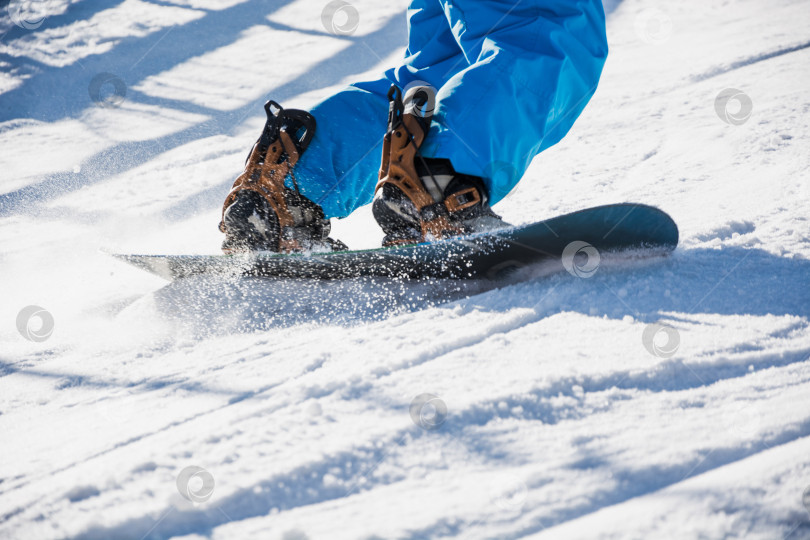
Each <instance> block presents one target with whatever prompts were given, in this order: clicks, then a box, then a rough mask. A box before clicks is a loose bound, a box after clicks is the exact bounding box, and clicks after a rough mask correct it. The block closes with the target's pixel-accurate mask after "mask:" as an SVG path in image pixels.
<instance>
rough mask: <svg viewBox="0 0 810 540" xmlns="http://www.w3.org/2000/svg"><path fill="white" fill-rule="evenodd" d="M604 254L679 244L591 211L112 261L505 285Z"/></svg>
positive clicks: (202, 270) (222, 271)
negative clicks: (576, 258) (440, 236)
mask: <svg viewBox="0 0 810 540" xmlns="http://www.w3.org/2000/svg"><path fill="white" fill-rule="evenodd" d="M575 241H579V242H586V243H587V244H590V245H591V246H593V247H595V248H596V249H597V250H598V251H599V252H604V253H609V252H617V251H625V250H645V252H646V253H649V254H650V255H655V254H661V253H667V252H670V251H672V250H674V249H675V247H676V246H677V244H678V227H677V225H676V224H675V222H674V221H673V220H672V218H671V217H669V215H667V214H666V213H665V212H663V211H661V210H659V209H658V208H655V207H652V206H647V205H643V204H632V203H621V204H612V205H607V206H599V207H595V208H588V209H585V210H580V211H578V212H573V213H571V214H566V215H563V216H558V217H554V218H551V219H547V220H544V221H539V222H536V223H531V224H528V225H522V226H519V227H510V228H507V229H502V230H499V231H494V232H488V233H479V234H473V235H467V236H461V237H456V238H451V239H447V240H441V241H437V242H430V243H422V244H414V245H407V246H397V247H391V248H378V249H371V250H357V251H338V252H330V253H308V254H276V253H254V254H249V255H114V256H115V257H117V258H119V259H122V260H124V261H126V262H128V263H130V264H132V265H134V266H137V267H139V268H142V269H144V270H147V271H149V272H151V273H153V274H156V275H158V276H160V277H163V278H165V279H168V280H174V279H179V278H184V277H188V276H194V275H201V274H219V275H237V276H239V275H242V276H261V277H268V278H300V279H343V278H354V277H363V276H379V277H398V278H407V279H427V278H443V279H482V278H483V279H492V280H499V279H504V278H506V277H508V276H509V275H511V274H512V273H513V272H514V271H515V270H517V269H519V268H522V267H525V266H528V265H532V264H537V263H541V262H544V261H553V260H557V261H560V259H561V257H562V255H563V250H564V249H565V248H566V246H568V245H569V244H570V243H571V242H575Z"/></svg>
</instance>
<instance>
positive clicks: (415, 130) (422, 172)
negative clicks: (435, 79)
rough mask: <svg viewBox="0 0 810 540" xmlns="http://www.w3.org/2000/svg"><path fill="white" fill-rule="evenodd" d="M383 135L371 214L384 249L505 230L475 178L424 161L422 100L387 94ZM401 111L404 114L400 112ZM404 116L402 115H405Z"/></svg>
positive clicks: (434, 161)
mask: <svg viewBox="0 0 810 540" xmlns="http://www.w3.org/2000/svg"><path fill="white" fill-rule="evenodd" d="M388 99H389V102H390V103H389V112H388V132H387V133H386V135H385V139H384V143H383V157H382V165H381V166H380V181H379V183H378V184H377V189H376V193H375V196H374V203H373V205H372V212H373V214H374V219H376V220H377V223H379V225H380V227H382V229H383V232H385V238H384V240H383V245H384V246H391V245H396V244H413V243H419V242H425V241H430V240H438V239H442V238H449V237H452V236H457V235H460V234H468V233H473V232H481V231H488V230H494V229H499V228H503V227H507V226H509V225H508V224H507V223H506V222H504V221H503V220H502V219H501V218H500V217H499V216H498V215H496V214H495V213H494V212H493V211H492V209H491V208H490V206H489V198H488V196H487V191H486V188H485V186H484V182H483V180H482V179H481V178H480V177H477V176H470V175H467V174H460V173H457V172H456V171H455V170H454V169H453V166H452V164H451V163H450V161H448V160H446V159H431V158H424V157H422V156H421V154H419V147H421V146H422V143H423V142H424V140H425V137H426V136H427V133H428V130H429V127H430V118H429V117H425V116H424V115H420V114H418V111H420V110H422V109H424V107H423V105H424V103H423V102H424V101H425V100H426V99H427V98H425V97H422V98H421V101H418V100H419V99H420V96H419V95H418V94H417V95H415V96H412V97H411V96H406V102H407V101H408V100H409V99H410V100H412V102H411V103H405V104H403V101H402V98H401V93H400V91H399V89H398V88H396V87H395V86H392V87H391V90H389V92H388ZM406 107H407V109H406ZM406 111H407V112H406Z"/></svg>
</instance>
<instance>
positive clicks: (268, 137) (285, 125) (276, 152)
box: [219, 101, 315, 253]
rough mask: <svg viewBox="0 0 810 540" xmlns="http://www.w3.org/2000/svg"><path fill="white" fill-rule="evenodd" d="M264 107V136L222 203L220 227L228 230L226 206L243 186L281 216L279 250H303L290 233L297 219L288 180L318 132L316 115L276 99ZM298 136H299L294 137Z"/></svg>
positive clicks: (223, 230) (279, 221)
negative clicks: (287, 106)
mask: <svg viewBox="0 0 810 540" xmlns="http://www.w3.org/2000/svg"><path fill="white" fill-rule="evenodd" d="M273 109H276V111H275V112H274V110H273ZM264 110H265V112H266V113H267V122H266V123H265V125H264V129H263V130H262V135H261V137H259V140H258V141H256V144H254V145H253V148H252V150H251V151H250V155H249V156H248V159H247V163H246V165H245V170H244V172H243V173H242V174H241V175H239V176H238V177H237V178H236V180H235V181H234V183H233V187H231V191H230V192H229V193H228V196H227V197H226V198H225V203H224V204H223V205H222V216H223V220H221V221H220V223H219V229H220V230H221V231H222V232H225V222H224V216H225V210H226V209H227V208H228V206H230V205H231V204H232V203H233V201H234V200H235V199H236V195H237V194H238V193H239V192H240V191H243V190H249V191H254V192H256V193H258V194H259V195H261V196H262V197H264V199H265V200H266V201H267V202H268V204H269V205H270V207H271V208H272V209H273V212H275V214H276V216H277V217H278V224H279V228H280V233H281V234H280V235H279V246H278V247H279V251H280V252H285V253H288V252H291V251H296V250H300V248H301V246H299V245H298V242H297V241H296V240H295V239H294V238H293V236H292V235H291V234H289V233H290V228H291V227H293V226H294V225H295V220H294V218H293V216H292V214H291V213H290V211H289V209H288V207H287V199H286V197H285V196H284V190H285V189H287V188H286V187H285V185H284V180H285V179H286V178H287V176H288V175H292V174H293V168H294V167H295V165H296V163H298V159H299V158H300V157H301V153H302V152H303V151H304V150H306V148H307V146H309V143H310V141H312V137H313V136H314V135H315V118H314V117H313V116H312V115H311V114H309V113H308V112H306V111H300V110H297V109H284V108H282V107H281V106H280V105H279V104H278V103H276V102H275V101H268V102H267V103H265V105H264ZM290 133H292V134H293V135H292V136H291V135H290ZM295 136H297V138H293V137H295ZM293 178H294V177H293Z"/></svg>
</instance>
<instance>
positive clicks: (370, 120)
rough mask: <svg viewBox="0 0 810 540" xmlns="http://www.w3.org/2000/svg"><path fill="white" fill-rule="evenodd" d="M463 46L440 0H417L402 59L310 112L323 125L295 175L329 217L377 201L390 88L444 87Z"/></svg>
mask: <svg viewBox="0 0 810 540" xmlns="http://www.w3.org/2000/svg"><path fill="white" fill-rule="evenodd" d="M459 58H461V59H462V60H463V56H462V51H461V49H460V47H459V46H458V43H457V41H456V40H455V37H454V36H453V34H452V33H451V32H450V29H449V26H448V25H447V20H446V18H445V15H444V12H443V10H442V8H441V5H440V4H439V1H438V0H413V1H412V2H411V4H410V5H409V7H408V49H407V51H406V53H405V58H404V59H403V61H402V63H401V64H400V65H399V66H397V67H396V68H393V69H390V70H388V71H386V72H385V74H384V76H383V77H381V78H380V79H377V80H374V81H368V82H360V83H355V84H352V85H351V86H349V87H348V88H346V89H344V90H341V91H340V92H338V93H336V94H334V95H332V96H330V97H328V98H327V99H325V100H324V101H322V102H320V103H318V104H317V105H316V106H315V107H314V108H313V109H312V110H311V111H310V112H311V113H312V114H313V115H314V116H315V120H316V122H317V127H316V129H315V137H314V138H313V140H312V143H311V144H310V146H309V148H308V149H307V151H306V152H304V154H303V155H302V156H301V160H300V161H299V162H298V165H296V168H295V175H296V179H297V181H298V186H299V188H300V189H301V193H303V194H304V196H306V197H307V198H309V199H310V200H313V201H315V202H316V203H318V204H320V205H321V207H322V208H323V210H324V213H325V214H326V216H327V217H345V216H348V215H349V214H350V213H351V212H352V211H354V210H355V209H356V208H358V207H360V206H363V205H365V204H368V203H370V202H371V200H372V198H373V196H374V186H375V185H376V182H377V173H378V171H379V168H380V158H381V156H382V140H383V136H384V135H385V131H386V123H387V119H388V97H387V93H388V89H389V88H390V86H391V84H392V83H395V84H397V86H399V87H400V88H404V87H405V86H407V85H408V84H409V83H411V82H415V81H424V82H427V83H428V84H430V85H433V86H435V87H437V88H439V87H441V86H442V85H443V84H444V83H445V82H446V81H447V80H448V79H449V78H450V77H452V75H453V72H451V71H449V68H450V67H451V66H452V65H453V64H456V63H457V61H458V59H459Z"/></svg>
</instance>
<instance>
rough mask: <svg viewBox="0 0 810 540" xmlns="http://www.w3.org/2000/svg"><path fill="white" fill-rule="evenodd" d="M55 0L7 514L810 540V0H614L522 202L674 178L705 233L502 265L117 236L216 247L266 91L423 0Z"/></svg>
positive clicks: (187, 527) (22, 52)
mask: <svg viewBox="0 0 810 540" xmlns="http://www.w3.org/2000/svg"><path fill="white" fill-rule="evenodd" d="M18 4H19V3H18V2H12V3H10V4H9V6H10V7H11V8H14V6H16V5H18ZM47 4H48V10H49V11H48V13H47V15H48V16H47V17H46V18H45V19H44V20H43V21H42V23H41V25H40V26H38V27H37V28H31V29H28V30H26V29H24V28H22V27H21V26H19V25H17V24H15V21H16V22H20V21H19V18H17V19H14V18H9V16H8V15H9V14H12V15H13V14H14V13H15V12H14V11H13V9H12V10H11V11H9V10H7V9H6V8H7V7H8V6H3V8H2V9H3V11H2V17H3V18H0V33H3V35H2V37H1V38H0V145H1V147H2V149H3V152H2V154H0V175H1V176H0V246H1V247H0V272H2V274H1V275H2V277H3V279H2V280H0V297H2V298H3V302H2V304H0V321H2V325H0V433H2V435H3V436H2V438H0V456H2V460H0V538H84V539H108V538H132V539H136V540H137V539H147V538H148V539H163V538H181V537H182V538H184V539H188V540H191V539H199V538H217V539H220V538H221V539H227V538H268V539H270V540H273V539H279V540H302V539H310V540H316V539H322V538H323V539H326V538H328V539H362V540H372V539H378V538H401V539H421V538H465V539H467V538H482V539H483V538H498V539H502V538H503V539H507V538H533V539H534V538H537V539H546V538H549V539H559V538H566V539H568V538H606V539H637V538H678V539H683V538H746V539H750V538H755V539H760V538H761V539H774V538H784V539H790V540H795V539H800V538H810V492H807V490H808V489H810V221H808V210H810V174H809V173H808V171H810V153H809V152H807V149H808V148H810V129H808V121H807V118H808V113H810V99H808V97H807V88H808V83H810V79H809V78H808V71H807V69H806V68H805V66H806V65H808V61H810V35H808V33H807V24H806V22H807V13H808V12H810V2H807V1H806V0H777V1H774V2H768V3H762V2H758V1H754V0H733V1H721V0H708V1H706V2H699V4H700V5H699V6H698V5H697V4H698V3H694V2H689V3H683V2H682V3H669V4H666V5H664V4H661V3H656V2H652V1H650V0H624V1H622V2H616V1H611V2H606V8H607V11H608V13H609V21H608V22H609V39H610V46H611V55H610V58H609V59H608V64H607V66H606V69H605V73H604V77H603V80H602V83H601V85H600V88H599V90H598V92H597V94H596V96H595V97H594V99H593V101H592V102H591V104H590V105H589V106H588V108H587V109H586V111H585V113H584V114H583V116H582V118H581V119H580V120H579V121H578V122H577V124H576V125H575V127H574V129H573V130H572V132H571V133H570V134H569V136H568V137H566V139H565V140H564V141H563V142H561V143H560V144H559V145H557V146H556V147H554V148H552V149H550V150H548V151H547V152H545V153H544V154H543V155H541V156H540V157H538V159H537V160H535V163H534V164H533V165H532V168H531V169H530V170H529V172H528V173H527V176H526V178H525V179H524V180H523V182H521V184H520V185H519V186H518V188H517V189H516V190H515V192H514V193H512V194H510V196H509V197H507V199H505V200H504V201H502V202H501V203H500V204H499V205H498V207H497V208H496V210H499V211H500V212H501V213H502V214H503V215H504V216H505V217H506V218H507V219H509V220H510V221H512V222H515V223H521V222H527V221H533V220H536V219H541V218H544V217H551V216H553V215H557V214H561V213H564V212H568V211H573V210H577V209H580V208H584V207H588V206H595V205H598V204H605V203H611V202H621V201H627V200H629V201H633V202H640V203H646V204H652V205H655V206H658V207H661V208H662V209H664V210H666V211H667V212H669V213H670V214H672V215H673V217H674V218H675V219H676V221H677V222H678V224H679V226H680V228H681V233H682V242H681V247H680V248H679V249H678V250H677V251H676V252H675V253H674V254H673V255H672V256H671V257H667V258H657V259H650V260H644V261H628V260H626V259H615V258H610V257H606V258H605V259H604V260H603V261H602V264H601V266H600V267H599V269H598V271H597V273H596V274H595V275H594V276H593V277H591V278H588V279H581V278H576V277H574V276H571V275H569V274H567V273H564V274H554V275H546V274H545V273H544V270H543V269H531V270H530V272H534V274H533V276H532V278H531V279H529V280H528V281H526V282H523V283H520V284H516V285H511V286H504V287H501V288H497V289H493V288H492V285H491V284H487V283H453V282H451V283H441V282H430V283H420V284H415V283H402V282H396V281H390V280H389V281H386V280H370V279H367V280H353V281H352V280H348V281H341V282H334V283H302V282H295V281H284V282H277V283H275V284H268V282H266V281H262V280H257V279H242V280H228V279H202V278H200V279H196V278H195V279H189V280H185V281H182V282H178V283H172V284H166V283H165V282H163V281H161V280H159V279H157V278H155V277H153V276H150V275H147V274H145V273H143V272H140V271H138V270H136V269H134V268H130V267H128V266H126V265H124V264H122V263H120V262H118V261H116V260H114V259H112V258H111V257H109V256H107V255H104V254H103V253H101V252H99V248H102V249H107V250H110V251H116V252H152V253H161V252H166V253H215V252H216V251H217V248H218V243H219V241H220V237H219V233H218V231H217V230H216V223H217V220H218V218H219V211H220V206H219V205H220V204H221V202H222V198H223V196H224V194H225V193H226V191H227V189H228V187H229V185H230V183H231V182H232V180H233V177H234V175H235V174H236V173H237V172H238V171H239V170H240V167H241V166H242V163H243V160H244V156H245V153H246V151H247V149H248V148H249V147H250V145H251V143H252V142H253V140H254V139H255V137H256V134H257V133H258V132H259V130H260V127H261V124H262V116H263V113H262V110H261V105H262V103H263V102H264V100H265V99H267V98H269V97H272V98H273V99H275V100H277V101H280V102H282V103H284V104H285V105H287V106H293V107H306V106H308V105H311V104H312V103H314V102H315V101H316V100H318V99H320V98H321V97H322V96H324V95H326V94H328V93H329V92H330V91H332V90H333V89H334V88H335V86H336V85H340V84H342V83H344V82H346V81H351V80H355V79H357V78H362V77H363V76H364V74H368V73H376V72H377V71H379V70H380V69H382V68H384V67H385V66H387V65H389V64H390V63H392V62H393V59H394V58H396V57H397V56H399V55H400V54H401V50H400V46H401V45H402V44H403V43H404V41H405V27H404V26H405V25H404V16H403V11H404V8H405V5H406V3H405V2H403V1H398V2H394V3H386V2H373V1H371V0H355V1H353V2H352V5H353V6H354V8H355V9H356V10H357V12H358V14H359V17H360V19H359V20H360V25H359V27H358V29H357V32H356V33H355V34H352V35H349V36H336V35H333V34H331V33H329V32H328V31H325V30H324V27H323V25H322V22H321V10H322V9H323V7H324V5H325V4H326V2H324V3H323V5H321V4H318V3H317V2H314V3H313V2H310V1H305V0H295V1H281V0H279V1H272V0H216V1H214V0H167V1H157V0H153V1H148V0H117V1H113V2H91V1H89V0H51V1H50V2H47ZM32 20H33V19H32ZM270 53H272V54H270ZM268 55H270V59H268ZM99 73H110V74H112V75H114V76H116V77H118V78H120V79H121V80H122V81H123V83H124V84H125V85H126V97H125V99H124V100H123V101H121V102H120V103H116V105H115V106H113V107H100V106H98V105H96V104H95V103H94V102H93V101H92V99H91V97H90V95H89V90H90V88H89V85H90V82H91V80H92V79H93V77H94V76H96V75H97V74H99ZM727 89H734V90H736V91H737V93H736V94H734V93H732V94H733V95H736V96H738V98H737V99H742V100H743V101H739V102H736V101H734V100H731V101H729V102H728V103H726V108H725V109H724V108H723V107H722V102H720V103H721V106H719V108H718V106H717V103H718V96H720V95H721V92H723V91H725V90H727ZM741 94H742V95H744V97H743V98H740V97H739V96H740V95H741ZM746 97H747V98H748V99H750V102H751V104H752V109H751V111H748V112H750V116H747V114H746V113H747V111H746V110H744V109H745V102H744V101H745V98H746ZM737 105H740V106H741V107H742V108H741V109H738V108H735V106H737ZM735 124H736V125H735ZM334 230H335V231H336V234H337V235H338V236H339V237H341V238H342V239H344V240H345V241H347V242H348V243H349V244H350V245H351V246H352V247H358V248H360V247H371V246H374V245H376V244H377V243H378V242H379V240H380V238H381V233H380V232H379V231H378V229H377V228H376V226H375V225H374V224H373V223H372V220H371V216H370V212H369V209H368V208H364V209H361V210H360V211H359V212H358V213H357V214H356V215H355V216H352V217H351V218H349V219H346V220H342V221H340V222H337V223H335V224H334ZM32 305H33V306H42V308H44V309H45V310H46V311H47V312H48V313H49V314H50V315H51V316H52V317H53V320H54V329H53V334H52V335H50V336H49V337H47V339H44V340H42V341H30V340H28V339H26V338H25V337H24V336H23V335H22V334H24V333H25V332H26V326H25V324H23V327H22V330H18V328H17V324H15V323H16V322H17V318H18V315H19V314H20V313H21V311H22V310H23V308H25V307H26V306H32ZM37 320H38V319H37ZM23 322H24V323H25V321H23ZM32 324H33V326H30V325H29V326H28V327H27V330H28V332H29V337H30V336H33V337H36V333H37V332H39V331H40V328H39V327H38V326H37V324H36V321H34V323H32ZM426 394H429V395H431V396H435V399H434V400H433V401H430V404H432V405H435V407H431V406H430V405H428V406H426V407H422V408H421V409H420V408H419V407H417V408H415V409H414V408H413V407H412V403H413V402H414V400H415V399H417V397H418V396H422V398H421V399H422V401H420V403H422V402H424V401H425V400H427V399H428V398H426V397H424V396H425V395H426ZM444 407H446V415H445V413H444ZM412 409H413V410H412ZM434 424H435V425H436V427H437V428H436V429H427V428H430V427H433V426H434ZM187 467H201V468H202V469H204V471H205V472H204V473H203V475H204V474H210V475H211V478H212V479H213V481H214V488H213V492H211V493H208V494H207V495H210V498H208V499H207V500H205V501H197V502H194V503H193V502H190V501H189V500H187V498H184V497H183V496H181V493H180V490H179V488H178V477H180V476H181V471H183V470H184V469H186V468H187ZM201 478H202V476H199V475H198V476H196V477H194V479H193V480H194V482H192V483H191V484H189V485H190V489H191V492H192V495H193V493H194V492H196V493H198V494H199V493H203V491H204V489H203V488H204V487H205V484H203V483H202V482H201ZM805 492H807V493H808V494H807V495H804V494H805ZM186 495H189V494H188V492H187V493H186ZM189 497H190V498H193V497H191V496H189ZM803 497H804V499H803Z"/></svg>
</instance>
